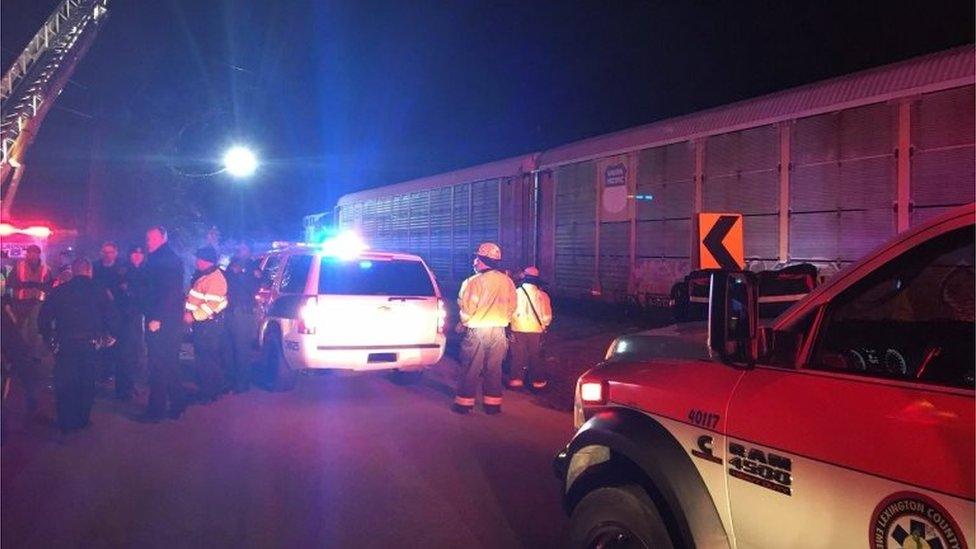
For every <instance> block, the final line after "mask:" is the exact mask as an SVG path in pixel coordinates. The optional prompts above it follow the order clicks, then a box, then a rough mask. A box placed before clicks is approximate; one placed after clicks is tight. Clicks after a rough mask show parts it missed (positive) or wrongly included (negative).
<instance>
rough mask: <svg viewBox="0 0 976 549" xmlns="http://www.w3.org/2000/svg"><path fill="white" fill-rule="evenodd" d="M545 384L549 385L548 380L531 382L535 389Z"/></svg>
mask: <svg viewBox="0 0 976 549" xmlns="http://www.w3.org/2000/svg"><path fill="white" fill-rule="evenodd" d="M546 385H549V382H547V381H533V382H532V386H533V387H535V388H536V389H541V388H543V387H545V386H546Z"/></svg>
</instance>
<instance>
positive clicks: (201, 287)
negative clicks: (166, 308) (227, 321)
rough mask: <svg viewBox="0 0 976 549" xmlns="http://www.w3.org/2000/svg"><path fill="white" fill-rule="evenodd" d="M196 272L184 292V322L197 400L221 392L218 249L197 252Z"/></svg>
mask: <svg viewBox="0 0 976 549" xmlns="http://www.w3.org/2000/svg"><path fill="white" fill-rule="evenodd" d="M196 258H197V271H196V273H195V274H194V275H193V282H192V283H191V286H190V291H189V292H188V293H187V295H186V304H185V305H184V308H185V312H184V313H183V322H185V323H186V324H187V325H190V326H192V327H193V355H194V358H195V360H196V368H197V377H198V379H199V387H200V392H199V393H198V394H197V397H198V400H199V401H200V402H202V403H209V402H213V401H214V400H216V399H217V397H218V396H219V395H220V393H221V389H222V385H223V383H222V381H223V379H222V378H223V375H222V371H221V368H220V349H221V347H222V345H223V344H224V315H223V312H224V309H226V308H227V279H226V278H224V273H223V271H221V270H220V269H218V268H217V252H216V251H215V250H214V249H213V248H211V247H210V246H205V247H203V248H200V249H199V250H197V252H196Z"/></svg>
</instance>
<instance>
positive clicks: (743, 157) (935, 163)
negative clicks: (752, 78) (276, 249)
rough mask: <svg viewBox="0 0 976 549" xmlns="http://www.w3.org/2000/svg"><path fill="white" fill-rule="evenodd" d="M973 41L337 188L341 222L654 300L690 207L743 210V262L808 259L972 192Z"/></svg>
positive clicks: (431, 249)
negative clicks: (536, 149)
mask: <svg viewBox="0 0 976 549" xmlns="http://www.w3.org/2000/svg"><path fill="white" fill-rule="evenodd" d="M974 74H976V54H974V49H973V47H972V46H966V47H962V48H956V49H952V50H947V51H944V52H939V53H935V54H932V55H927V56H923V57H919V58H914V59H910V60H908V61H903V62H899V63H895V64H891V65H886V66H883V67H878V68H875V69H871V70H867V71H863V72H858V73H854V74H851V75H847V76H843V77H839V78H835V79H831V80H827V81H823V82H818V83H814V84H810V85H807V86H802V87H799V88H794V89H790V90H786V91H782V92H778V93H774V94H771V95H767V96H763V97H759V98H755V99H750V100H746V101H742V102H738V103H735V104H731V105H728V106H723V107H717V108H713V109H709V110H706V111H702V112H698V113H693V114H689V115H685V116H680V117H677V118H672V119H667V120H662V121H659V122H654V123H652V124H648V125H645V126H640V127H637V128H633V129H629V130H624V131H621V132H616V133H612V134H608V135H604V136H599V137H594V138H591V139H586V140H583V141H579V142H575V143H570V144H567V145H564V146H561V147H556V148H554V149H550V150H546V151H542V152H541V153H538V154H531V155H526V156H523V157H518V158H514V159H508V160H503V161H500V162H495V163H491V164H486V165H483V166H477V167H474V168H470V169H467V170H460V171H457V172H451V173H448V174H443V175H438V176H433V177H429V178H424V179H420V180H416V181H411V182H406V183H401V184H397V185H391V186H388V187H382V188H378V189H372V190H369V191H364V192H361V193H355V194H351V195H347V196H344V197H343V198H342V199H340V201H339V203H338V206H337V212H338V224H339V226H341V227H355V228H357V229H359V230H360V231H361V232H362V233H363V235H364V236H365V237H366V238H368V239H372V240H375V241H377V242H379V243H380V244H379V245H380V246H381V247H386V248H391V249H397V250H402V251H407V252H411V253H416V254H419V255H421V256H423V257H424V258H425V259H427V260H428V262H429V263H430V264H431V265H433V266H434V269H435V271H436V272H437V274H438V276H439V277H444V278H445V279H446V280H452V281H457V280H459V279H463V277H464V276H466V275H467V273H468V271H469V270H470V250H471V249H472V245H473V244H475V243H476V242H477V241H479V240H495V239H497V240H499V241H500V242H501V244H502V246H503V247H504V248H505V249H506V250H508V251H509V253H508V254H507V258H508V260H509V262H508V263H507V265H508V266H509V267H510V268H513V269H514V268H517V267H519V266H521V265H525V264H529V263H533V264H537V265H539V266H540V267H541V268H542V270H543V273H545V275H546V276H547V277H548V279H549V280H550V281H551V283H552V290H553V291H554V293H556V294H558V295H563V296H569V297H580V296H593V297H598V298H601V299H607V300H613V301H621V300H634V299H636V300H638V301H640V302H641V303H660V302H665V303H666V302H667V300H668V296H669V295H670V293H671V290H672V288H673V287H674V286H675V284H676V283H679V282H680V281H682V280H683V279H684V278H685V277H686V275H688V274H689V273H690V272H692V271H694V270H696V269H698V268H699V267H700V265H701V262H700V258H699V234H698V232H699V231H698V215H699V214H700V213H703V212H722V213H736V214H741V215H742V216H743V226H744V228H743V233H744V259H745V262H746V266H747V268H748V269H750V270H757V271H759V270H768V269H775V268H781V267H784V266H788V265H793V264H797V263H812V264H814V265H816V267H817V268H818V270H819V272H820V274H821V275H822V276H829V275H830V274H832V273H833V272H835V271H836V270H837V269H839V268H840V267H842V266H843V265H846V264H848V263H850V262H853V261H855V260H857V259H858V258H860V257H862V256H863V255H865V254H866V253H867V252H869V251H870V250H871V249H872V248H873V247H875V246H876V245H878V244H880V243H881V242H883V241H885V240H887V239H888V238H889V237H890V236H892V235H893V234H895V233H897V232H900V231H903V230H906V229H908V228H909V227H911V226H913V225H915V224H917V223H920V222H922V221H924V220H925V219H928V218H930V217H932V216H934V215H936V214H938V213H941V212H943V211H945V210H946V209H947V208H950V207H952V206H955V205H959V204H966V203H969V202H972V201H973V200H974V199H976V196H974V194H976V190H974V189H976V185H974V182H976V162H974V159H976V144H974V143H976V128H974V104H976V93H974V82H976V78H974Z"/></svg>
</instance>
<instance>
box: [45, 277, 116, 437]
mask: <svg viewBox="0 0 976 549" xmlns="http://www.w3.org/2000/svg"><path fill="white" fill-rule="evenodd" d="M71 271H72V272H73V273H74V276H73V277H72V279H71V280H69V281H68V282H65V283H64V284H62V285H60V286H58V287H57V288H55V289H54V290H53V291H52V292H51V296H50V299H48V300H46V301H45V302H44V305H43V306H42V307H41V310H40V313H39V317H38V325H39V327H40V331H41V334H42V335H43V336H44V340H45V341H48V342H50V345H51V349H52V350H53V351H54V358H55V362H54V391H55V393H54V394H55V404H56V406H55V408H56V409H57V424H58V427H59V428H60V429H61V431H62V432H63V433H70V432H72V431H77V430H79V429H83V428H85V427H87V426H88V424H89V417H90V416H91V409H92V404H93V402H94V399H95V367H96V364H95V361H96V354H95V353H96V351H97V349H99V348H100V347H103V346H112V344H113V343H114V340H113V339H112V337H111V335H110V334H109V327H110V326H111V325H112V318H111V315H112V312H111V311H112V309H111V307H110V304H109V301H108V297H107V296H106V295H105V292H104V291H102V288H100V287H99V286H98V284H96V283H95V282H94V281H93V280H92V264H91V262H90V261H88V260H87V259H84V258H79V259H76V260H75V261H74V263H73V264H72V267H71Z"/></svg>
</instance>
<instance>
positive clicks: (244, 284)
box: [226, 255, 261, 393]
mask: <svg viewBox="0 0 976 549" xmlns="http://www.w3.org/2000/svg"><path fill="white" fill-rule="evenodd" d="M226 277H227V299H228V305H227V354H226V360H227V382H228V383H229V384H230V387H231V389H232V390H233V391H234V392H235V393H243V392H244V391H247V390H248V387H249V385H250V379H249V378H250V376H249V373H250V372H249V370H250V367H251V355H252V352H251V345H252V343H253V342H254V339H255V336H256V335H257V320H256V316H255V310H254V309H255V305H256V302H255V299H254V298H255V296H256V295H257V293H258V290H259V289H260V287H261V273H260V271H258V270H257V269H252V268H251V265H250V260H249V259H248V257H247V256H242V255H238V256H236V257H234V259H233V260H231V262H230V265H229V266H228V268H227V273H226Z"/></svg>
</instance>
